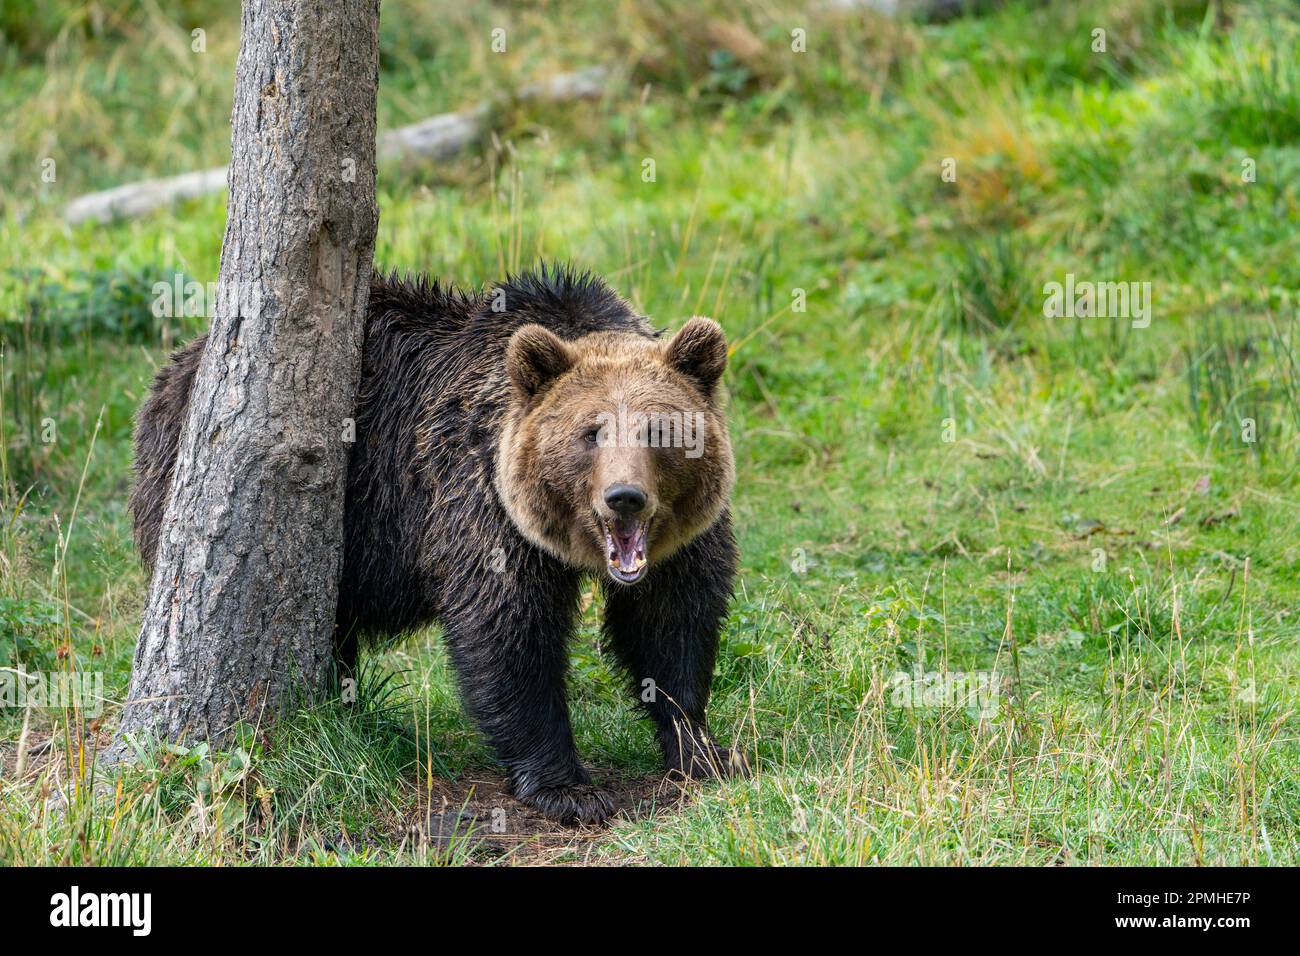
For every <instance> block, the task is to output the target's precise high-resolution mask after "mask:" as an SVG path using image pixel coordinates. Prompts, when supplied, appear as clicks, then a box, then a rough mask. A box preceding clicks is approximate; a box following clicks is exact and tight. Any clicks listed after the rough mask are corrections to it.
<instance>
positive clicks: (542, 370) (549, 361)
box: [506, 325, 576, 403]
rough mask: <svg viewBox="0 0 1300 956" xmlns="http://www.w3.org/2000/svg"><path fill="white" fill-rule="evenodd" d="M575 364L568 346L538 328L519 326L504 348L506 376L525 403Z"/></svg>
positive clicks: (548, 332) (546, 331) (540, 327)
mask: <svg viewBox="0 0 1300 956" xmlns="http://www.w3.org/2000/svg"><path fill="white" fill-rule="evenodd" d="M575 361H576V357H575V356H574V354H573V350H572V349H571V348H569V346H568V344H567V343H566V342H565V341H564V340H563V339H562V338H560V337H559V336H558V335H556V334H555V333H553V332H551V331H549V330H548V329H545V328H543V327H542V326H540V325H525V326H521V327H520V328H519V329H517V330H515V334H514V335H512V336H510V343H509V344H508V345H507V346H506V373H507V374H508V375H509V376H510V381H511V382H512V383H514V386H515V389H516V390H518V392H519V396H520V397H521V398H522V399H523V400H524V401H525V402H526V403H529V402H532V400H533V399H535V398H536V397H537V396H538V395H540V394H541V393H542V392H543V391H544V390H545V389H546V387H547V386H548V385H550V384H551V382H553V381H554V380H555V379H557V378H559V377H560V376H561V375H563V374H564V373H565V372H567V371H568V370H569V369H571V368H572V367H573V364H574V362H575Z"/></svg>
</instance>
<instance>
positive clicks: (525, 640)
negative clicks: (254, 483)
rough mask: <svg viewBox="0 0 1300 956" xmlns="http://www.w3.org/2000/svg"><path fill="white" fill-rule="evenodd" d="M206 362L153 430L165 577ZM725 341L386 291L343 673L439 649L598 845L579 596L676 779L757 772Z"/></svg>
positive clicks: (573, 302)
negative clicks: (709, 711)
mask: <svg viewBox="0 0 1300 956" xmlns="http://www.w3.org/2000/svg"><path fill="white" fill-rule="evenodd" d="M204 341H205V340H204V339H202V338H200V339H198V340H196V341H194V342H191V343H190V344H189V345H188V346H186V347H185V348H183V349H181V350H180V351H178V352H177V353H176V354H175V355H173V356H172V359H171V362H170V363H169V364H168V365H167V366H166V367H164V368H163V369H162V370H161V371H160V372H159V373H158V375H157V377H156V379H155V381H154V383H153V386H152V391H151V394H150V396H149V398H148V399H147V401H146V402H145V404H144V406H143V407H142V408H141V410H140V414H139V418H138V421H137V425H136V433H135V445H136V461H135V467H136V475H137V480H136V484H135V487H134V490H133V492H132V495H131V510H132V513H133V516H134V520H135V538H136V543H137V545H138V547H139V550H140V553H141V555H142V556H143V557H144V559H145V561H146V563H148V564H152V561H153V558H154V555H155V552H156V550H157V544H158V534H159V528H160V526H161V522H162V516H163V511H164V509H165V506H166V499H167V495H168V494H169V488H170V482H171V474H172V468H173V464H174V461H175V457H176V449H177V445H178V439H179V435H180V429H181V426H182V424H183V422H184V420H185V413H186V406H187V404H188V401H189V394H190V390H191V386H192V383H193V379H194V374H195V370H196V369H197V367H198V364H199V358H200V356H201V353H202V350H203V348H204ZM726 361H727V344H726V340H725V338H724V336H723V333H722V330H721V328H719V327H718V325H717V324H716V323H714V322H712V321H710V320H708V319H703V318H693V319H691V320H689V321H688V322H686V324H685V325H684V326H683V327H682V329H681V330H680V331H679V332H677V334H676V335H673V336H671V337H664V336H662V335H661V334H660V333H658V332H656V331H655V330H654V329H652V328H651V326H650V325H649V324H648V322H647V321H646V320H645V319H644V318H643V317H641V316H639V315H637V314H636V313H635V312H634V311H633V309H632V308H631V307H630V306H629V305H628V303H627V302H625V301H624V300H623V299H622V298H621V297H620V296H618V295H617V294H616V293H615V292H613V291H612V290H611V289H610V288H609V287H608V286H607V285H606V284H605V283H604V282H602V281H601V280H599V279H597V278H595V277H593V276H591V275H589V274H577V273H575V272H573V271H572V270H569V269H565V268H547V267H542V268H541V269H539V270H538V271H535V272H531V273H527V274H524V275H521V276H515V277H511V278H509V279H508V280H507V281H505V282H504V283H502V284H500V285H498V286H496V287H494V288H492V289H490V290H487V291H485V292H483V293H481V294H477V295H469V294H465V293H462V292H458V291H456V290H455V289H452V288H444V287H442V286H440V285H439V284H438V283H437V282H436V281H429V280H428V279H425V278H416V279H399V278H398V277H397V276H396V275H393V276H390V277H387V278H376V279H375V280H374V281H373V282H372V285H371V291H370V304H369V308H368V310H367V324H366V338H365V346H364V356H363V370H362V377H361V386H360V394H359V398H358V407H357V416H356V422H355V439H356V442H355V446H354V448H353V450H352V456H351V459H350V464H349V471H348V481H347V497H346V506H345V519H344V527H345V555H344V565H343V574H342V581H341V585H340V594H339V610H338V634H339V654H340V661H341V665H342V666H343V667H345V668H352V667H354V666H355V662H356V654H357V645H358V640H362V641H364V640H367V639H375V638H383V637H389V636H395V635H398V634H401V633H402V632H404V631H407V630H410V629H412V628H417V627H420V626H422V625H426V624H429V623H431V622H438V623H440V624H441V625H442V627H443V629H444V632H445V637H446V641H447V645H448V647H449V649H450V654H451V657H452V659H453V661H454V663H455V667H456V671H457V674H458V678H459V685H460V689H461V693H462V696H463V699H464V701H465V705H466V708H467V710H468V711H469V713H470V714H471V715H472V716H473V718H474V719H475V721H476V722H477V724H478V726H479V727H480V728H481V729H482V731H483V733H484V734H485V735H486V737H487V738H488V740H489V741H490V742H491V744H492V746H493V747H494V749H495V750H496V753H497V754H498V755H499V757H500V759H501V760H502V762H503V763H504V764H505V766H506V768H507V771H508V773H509V777H510V783H511V787H512V792H513V793H514V794H515V796H516V797H517V798H518V799H520V800H521V801H523V802H524V803H526V804H529V805H530V806H533V807H535V808H537V809H539V810H541V811H542V812H543V813H544V814H546V815H547V816H548V817H551V818H553V819H556V820H559V821H562V822H566V823H588V824H590V823H599V822H601V821H603V820H604V819H605V818H606V817H608V816H609V815H610V814H611V813H612V812H613V803H612V801H611V799H610V795H609V794H608V793H607V792H606V791H604V790H602V789H600V788H598V787H594V786H592V784H591V779H590V778H589V776H588V774H587V771H586V770H585V769H584V768H583V766H582V763H581V761H580V759H579V757H578V753H577V750H576V748H575V746H574V741H573V733H572V731H571V729H570V724H569V713H568V704H567V702H566V698H565V678H566V671H567V669H568V660H569V655H568V641H569V638H570V636H571V634H572V631H573V629H574V624H575V618H576V616H577V608H578V601H579V587H580V583H581V581H582V579H583V577H584V575H589V574H591V573H593V572H594V573H596V574H599V575H600V577H601V580H602V581H603V583H604V590H605V621H604V632H605V635H606V641H607V644H608V646H609V647H610V648H611V650H612V651H613V653H614V655H615V657H616V658H617V659H618V661H619V663H620V664H621V665H622V667H623V668H624V669H625V670H626V672H627V675H628V676H629V677H630V679H631V684H632V688H633V692H634V693H635V694H636V697H637V699H638V700H639V701H640V702H641V703H642V705H643V706H644V708H645V710H646V711H647V712H648V714H649V716H650V717H651V718H653V720H654V721H655V724H656V726H657V732H658V739H659V744H660V746H661V747H662V749H663V753H664V758H665V761H666V763H667V766H668V769H669V771H670V772H673V773H675V774H678V775H681V776H686V777H703V776H710V775H718V774H729V773H734V772H738V771H744V770H745V769H746V766H745V762H744V760H743V758H741V757H740V755H739V754H737V753H734V752H732V751H731V750H729V749H727V748H725V747H722V746H719V745H718V744H717V743H715V742H714V740H713V738H712V737H711V735H710V734H709V731H708V727H707V724H706V720H705V705H706V704H707V703H708V699H709V689H710V683H711V680H712V675H713V667H714V659H715V656H716V654H717V649H718V635H719V629H720V627H721V625H722V622H723V619H724V618H725V616H726V610H727V603H728V600H729V598H730V595H731V590H732V579H733V576H734V574H735V571H736V562H737V552H736V545H735V541H734V539H733V536H732V532H731V523H730V516H729V510H728V509H729V496H730V493H731V487H732V484H733V481H734V466H733V463H732V454H731V445H730V441H729V438H728V433H727V424H726V420H725V418H724V415H723V411H722V408H721V403H720V396H719V379H720V377H721V376H722V373H723V369H724V367H725V365H726Z"/></svg>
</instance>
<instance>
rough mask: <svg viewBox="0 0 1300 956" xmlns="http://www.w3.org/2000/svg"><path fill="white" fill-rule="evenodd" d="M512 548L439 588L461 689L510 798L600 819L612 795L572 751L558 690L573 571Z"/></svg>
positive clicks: (572, 603) (580, 820)
mask: <svg viewBox="0 0 1300 956" xmlns="http://www.w3.org/2000/svg"><path fill="white" fill-rule="evenodd" d="M520 550H521V552H524V553H522V554H520V555H519V556H518V557H519V560H518V561H517V562H515V563H513V564H512V563H511V561H509V560H507V562H506V564H505V567H504V568H503V569H502V570H500V571H495V572H490V573H487V574H486V575H482V574H480V575H471V574H466V575H465V576H464V578H463V579H461V580H459V581H457V582H449V585H448V587H447V588H446V589H445V591H444V594H445V595H446V596H445V598H444V613H443V615H442V619H443V623H444V625H445V627H446V632H447V643H448V646H449V647H450V650H451V657H452V661H453V662H454V664H455V666H456V671H457V674H458V676H459V679H460V687H461V693H462V695H463V697H464V699H465V703H466V707H467V708H468V710H469V712H470V714H471V716H472V717H473V718H474V720H475V721H476V722H477V723H478V726H479V728H480V729H481V730H482V731H483V733H484V735H485V736H486V737H487V738H488V741H489V742H490V743H491V744H492V747H493V749H495V750H496V753H497V756H498V757H500V759H501V762H502V763H504V764H505V765H506V769H507V771H508V772H509V776H510V787H511V792H512V793H513V794H514V796H515V798H516V799H518V800H519V801H520V802H522V803H525V804H527V805H528V806H531V807H534V808H535V809H537V810H539V811H541V812H542V814H544V815H545V816H546V817H548V818H549V819H552V820H555V821H557V822H560V823H564V824H598V823H602V822H604V821H605V820H606V819H607V818H608V817H609V816H610V815H612V814H613V812H614V801H613V799H612V797H611V795H610V793H609V792H608V791H606V790H603V789H601V788H599V787H595V786H592V783H591V778H590V777H589V776H588V775H587V771H586V770H585V769H584V768H583V766H582V762H581V760H580V759H579V758H578V751H577V748H576V747H575V745H574V742H573V730H572V728H571V726H570V724H569V706H568V701H567V700H566V698H565V673H566V671H567V668H568V641H569V636H570V633H571V631H572V629H573V622H574V614H575V610H576V607H577V601H578V576H577V574H575V573H572V572H569V571H567V570H565V569H563V568H560V567H559V565H558V563H556V562H552V561H551V560H550V559H548V558H545V557H544V556H540V555H538V554H536V553H535V552H527V551H526V550H525V549H523V548H521V549H520ZM496 566H498V567H499V566H500V565H499V564H498V565H496Z"/></svg>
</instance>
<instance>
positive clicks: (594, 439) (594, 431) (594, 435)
mask: <svg viewBox="0 0 1300 956" xmlns="http://www.w3.org/2000/svg"><path fill="white" fill-rule="evenodd" d="M599 442H600V429H599V428H588V429H587V430H586V431H585V432H583V433H582V443H583V444H584V445H589V446H591V447H592V448H595V447H596V445H597V444H598V443H599Z"/></svg>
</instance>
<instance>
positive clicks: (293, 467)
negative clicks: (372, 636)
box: [115, 0, 379, 755]
mask: <svg viewBox="0 0 1300 956" xmlns="http://www.w3.org/2000/svg"><path fill="white" fill-rule="evenodd" d="M378 30H379V0H245V3H244V6H243V22H242V31H243V32H242V38H241V41H240V50H239V60H238V65H237V67H236V75H235V101H234V109H233V111H232V117H231V126H232V130H233V135H232V148H231V154H232V158H231V164H230V174H229V185H230V201H229V207H228V211H227V221H226V234H225V238H224V241H223V243H222V248H221V269H220V275H219V279H218V286H217V296H216V306H215V315H214V317H213V320H212V327H211V330H210V334H209V336H208V345H207V350H206V352H205V353H204V355H203V360H202V363H201V364H200V366H199V371H198V374H197V377H196V379H195V382H194V391H193V395H192V398H191V401H190V406H189V413H188V417H187V420H186V423H185V426H184V429H183V430H182V433H181V440H180V450H179V455H178V458H177V464H176V471H175V475H174V478H173V481H172V493H171V498H170V501H169V503H168V506H167V510H166V516H165V517H164V519H163V526H162V534H161V537H160V541H159V548H158V556H157V563H156V567H155V571H154V576H153V581H152V584H151V587H150V591H149V601H148V605H147V607H146V609H145V612H144V618H143V621H142V623H141V627H140V639H139V644H138V645H137V647H136V653H135V661H134V670H133V673H132V675H131V685H130V690H129V692H128V696H127V703H126V706H125V708H124V711H123V714H122V719H121V722H120V725H119V731H118V733H119V737H118V744H117V746H116V747H115V750H116V751H117V752H118V753H119V755H121V754H122V752H123V748H124V744H123V740H124V736H125V735H127V734H131V735H134V736H137V737H138V736H141V735H145V736H150V737H154V738H166V739H169V740H175V739H180V738H182V737H185V738H192V739H205V740H213V741H220V740H222V739H223V738H224V736H225V735H226V733H227V732H228V731H229V729H230V728H231V726H232V725H233V724H234V723H235V722H237V721H239V720H241V719H249V720H257V719H259V717H261V715H262V714H263V712H264V710H266V709H274V708H277V707H279V706H280V705H282V704H283V703H285V702H286V700H287V699H288V698H289V697H290V696H297V695H298V694H300V693H301V692H303V691H304V690H305V691H306V692H308V693H310V692H312V691H314V690H316V689H318V688H320V687H321V686H322V684H323V683H324V681H325V680H326V679H327V677H328V674H329V667H330V662H331V654H332V643H333V628H334V614H335V610H336V605H337V601H338V580H339V572H340V566H341V562H342V540H343V525H342V519H343V489H344V478H345V473H346V469H347V459H348V454H349V451H350V448H351V446H350V444H349V441H350V436H349V435H348V426H347V420H348V419H350V417H351V416H352V414H353V410H354V406H355V401H356V393H357V383H358V378H359V374H360V363H361V343H362V335H363V329H364V317H365V308H366V299H367V295H368V292H369V284H370V269H371V256H372V253H373V250H374V240H375V230H376V227H377V225H378V218H379V214H378V210H377V208H376V205H375V100H376V91H377V87H378V72H379V44H378Z"/></svg>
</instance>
